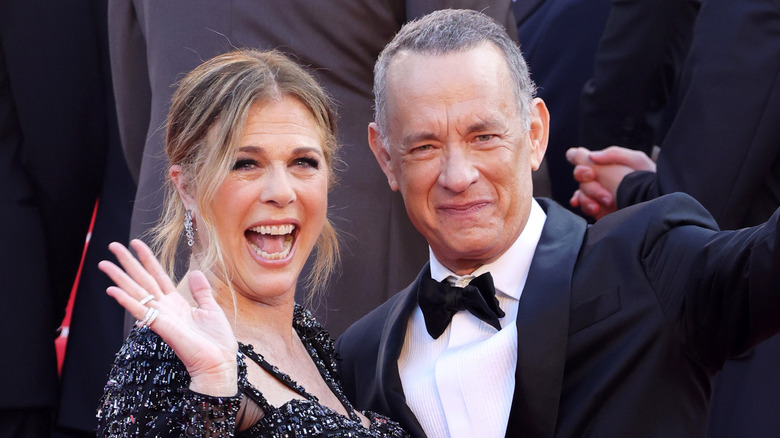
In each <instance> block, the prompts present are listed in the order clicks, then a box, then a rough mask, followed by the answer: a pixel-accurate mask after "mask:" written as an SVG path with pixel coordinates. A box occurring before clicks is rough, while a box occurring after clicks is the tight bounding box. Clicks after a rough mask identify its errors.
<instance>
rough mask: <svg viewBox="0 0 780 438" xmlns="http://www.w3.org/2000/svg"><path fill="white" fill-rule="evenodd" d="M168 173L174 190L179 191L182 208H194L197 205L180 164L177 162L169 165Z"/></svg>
mask: <svg viewBox="0 0 780 438" xmlns="http://www.w3.org/2000/svg"><path fill="white" fill-rule="evenodd" d="M168 175H169V176H170V177H171V181H173V185H175V186H176V191H177V192H179V197H180V198H181V202H182V203H183V204H184V208H186V209H187V210H193V209H195V208H196V207H197V203H196V202H195V197H194V196H193V193H192V191H191V190H190V181H189V180H188V179H187V177H186V176H185V175H184V171H183V170H182V168H181V166H180V165H178V164H174V165H173V166H171V168H170V170H168Z"/></svg>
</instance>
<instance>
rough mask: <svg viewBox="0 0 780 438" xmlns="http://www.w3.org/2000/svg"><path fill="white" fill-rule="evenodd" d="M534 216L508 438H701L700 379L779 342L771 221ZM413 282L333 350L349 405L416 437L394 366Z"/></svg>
mask: <svg viewBox="0 0 780 438" xmlns="http://www.w3.org/2000/svg"><path fill="white" fill-rule="evenodd" d="M539 202H540V204H541V205H542V207H543V208H544V210H545V211H546V213H547V221H546V223H545V226H544V230H543V232H542V236H541V239H540V241H539V244H538V246H537V249H536V252H535V254H534V259H533V262H532V264H531V268H530V272H529V275H528V280H527V282H526V285H525V289H524V291H523V295H522V297H521V299H520V304H519V310H518V315H517V326H518V333H519V335H518V360H517V368H516V372H515V378H516V381H515V392H514V398H513V400H512V410H511V414H510V418H509V424H508V429H507V436H513V437H514V436H528V437H535V438H537V437H553V436H555V437H590V436H599V437H626V436H632V437H643V436H647V437H686V438H687V437H696V436H703V435H704V432H705V431H704V429H705V420H706V412H707V401H708V398H709V395H710V379H711V378H712V376H713V375H714V374H715V372H716V371H717V370H718V369H719V368H720V367H721V366H722V365H723V363H724V361H725V360H726V358H727V357H728V356H729V355H732V354H738V353H739V352H741V351H743V350H745V349H747V348H749V347H750V346H751V345H753V344H754V343H756V342H758V341H760V340H762V339H765V338H767V337H769V336H771V335H772V334H773V333H775V332H777V331H780V318H777V315H778V313H779V312H780V294H778V293H777V291H778V283H780V275H778V274H777V272H780V254H778V251H777V250H776V249H775V248H776V247H777V243H778V242H777V239H778V233H777V229H776V228H777V226H778V213H776V214H775V215H774V216H773V217H772V219H771V220H770V221H769V222H768V223H767V224H765V225H763V226H760V227H756V228H753V229H746V230H742V231H724V232H716V229H717V226H716V225H715V223H714V221H713V220H712V218H711V217H710V216H709V214H708V213H707V212H706V211H705V210H704V209H703V208H702V207H701V206H700V205H699V204H698V203H697V202H696V201H694V200H693V199H691V198H690V197H688V196H687V195H683V194H674V195H669V196H665V197H663V198H659V199H658V200H655V201H652V202H648V203H644V204H640V205H637V206H634V207H630V208H627V209H624V210H621V211H620V212H618V213H616V214H613V215H611V216H609V217H607V218H605V219H602V220H601V221H599V222H598V223H597V224H595V225H593V226H588V225H587V224H586V223H585V221H584V220H582V219H580V218H579V217H577V216H575V215H574V214H572V213H569V212H568V211H566V210H565V209H563V208H562V207H561V206H559V205H557V204H555V203H553V202H551V201H548V200H544V199H541V200H539ZM424 271H425V269H424ZM419 280H420V279H419V278H418V279H417V280H415V281H414V282H413V283H412V284H411V285H410V286H409V287H407V288H406V289H404V290H403V291H401V292H400V293H398V294H397V295H395V296H394V297H393V298H391V299H390V300H389V301H387V302H386V303H384V304H383V305H382V306H380V307H379V308H377V309H376V310H374V311H373V312H372V313H370V314H368V315H367V316H365V317H364V318H363V319H361V320H360V321H358V322H357V323H355V324H354V325H353V326H352V327H350V328H349V329H348V330H347V331H346V332H345V333H344V334H343V335H342V336H341V337H340V338H339V340H338V342H337V349H338V354H339V356H340V358H341V362H342V368H341V370H342V376H341V377H342V381H343V385H344V389H345V391H346V393H347V395H348V397H350V398H351V399H352V400H353V401H354V402H355V404H356V406H357V407H359V408H362V409H371V410H375V411H379V412H382V413H384V414H387V415H389V416H390V417H391V418H393V419H395V420H398V421H400V422H401V424H402V425H403V426H404V427H406V428H407V429H408V430H409V431H410V432H411V433H412V434H413V435H414V436H424V433H423V431H422V429H421V427H420V425H419V423H418V421H417V419H416V418H415V416H414V414H413V413H412V412H411V411H410V410H409V408H408V407H407V406H406V404H405V398H404V394H403V390H402V385H401V381H400V378H399V374H398V367H397V359H398V356H399V353H400V351H401V347H402V344H403V340H404V336H405V332H406V327H407V323H408V317H409V314H410V312H412V311H413V310H414V309H415V305H416V299H415V292H416V289H417V285H418V283H419Z"/></svg>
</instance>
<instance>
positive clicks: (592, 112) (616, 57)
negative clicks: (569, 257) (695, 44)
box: [569, 0, 701, 195]
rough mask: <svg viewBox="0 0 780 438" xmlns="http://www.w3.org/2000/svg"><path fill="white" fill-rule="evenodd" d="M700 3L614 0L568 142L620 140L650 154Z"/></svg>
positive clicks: (594, 145) (668, 113) (670, 105)
mask: <svg viewBox="0 0 780 438" xmlns="http://www.w3.org/2000/svg"><path fill="white" fill-rule="evenodd" d="M700 3H701V0H682V1H681V0H638V1H628V2H627V1H619V0H613V1H612V7H611V8H610V11H609V18H608V19H607V23H606V25H605V28H604V33H603V35H602V36H601V40H600V41H599V44H598V50H597V51H596V59H595V61H594V66H593V71H591V72H589V73H590V75H591V76H590V79H589V80H588V81H587V83H586V84H585V86H584V88H582V94H581V101H580V126H579V129H580V133H579V142H574V143H572V144H571V146H583V147H586V148H588V149H591V150H593V149H602V148H604V147H607V146H611V145H620V146H623V147H627V148H631V149H638V150H641V151H644V152H645V153H647V154H648V155H650V153H651V151H652V147H653V146H654V145H657V144H659V143H658V141H659V140H660V139H662V138H663V135H664V133H665V130H666V128H668V126H667V123H668V120H667V119H668V118H670V117H672V116H673V114H674V108H675V106H676V105H675V102H674V101H673V98H672V92H673V90H674V89H676V87H677V86H678V84H679V82H680V76H681V74H682V69H683V63H684V62H685V58H686V56H687V55H688V51H689V49H690V46H691V38H692V35H693V26H694V21H695V20H696V16H697V13H698V11H699V7H700ZM575 141H576V139H575ZM571 192H573V190H572V191H571ZM571 192H569V195H571Z"/></svg>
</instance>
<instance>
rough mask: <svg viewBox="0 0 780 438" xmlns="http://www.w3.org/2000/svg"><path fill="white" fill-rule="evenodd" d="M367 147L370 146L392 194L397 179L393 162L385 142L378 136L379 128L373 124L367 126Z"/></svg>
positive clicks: (396, 189) (395, 189)
mask: <svg viewBox="0 0 780 438" xmlns="http://www.w3.org/2000/svg"><path fill="white" fill-rule="evenodd" d="M368 145H369V146H371V151H372V152H373V153H374V157H376V161H377V162H378V163H379V167H381V168H382V172H384V173H385V176H386V177H387V183H388V184H389V185H390V189H391V190H392V191H394V192H395V191H398V179H397V178H396V175H395V169H394V168H393V162H392V160H391V159H390V152H388V150H387V149H385V142H384V140H383V139H382V136H381V135H379V126H378V125H377V124H376V123H375V122H371V123H369V124H368Z"/></svg>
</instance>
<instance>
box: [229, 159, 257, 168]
mask: <svg viewBox="0 0 780 438" xmlns="http://www.w3.org/2000/svg"><path fill="white" fill-rule="evenodd" d="M256 166H257V161H255V160H251V159H240V160H236V164H234V165H233V170H241V169H252V168H254V167H256Z"/></svg>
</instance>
